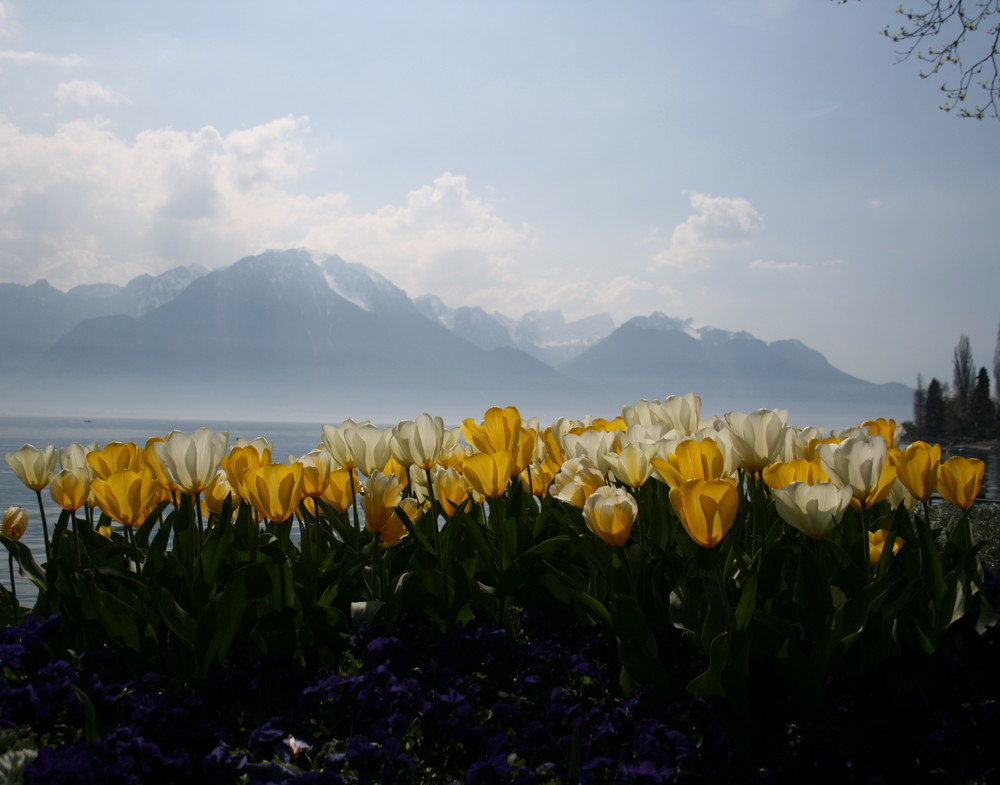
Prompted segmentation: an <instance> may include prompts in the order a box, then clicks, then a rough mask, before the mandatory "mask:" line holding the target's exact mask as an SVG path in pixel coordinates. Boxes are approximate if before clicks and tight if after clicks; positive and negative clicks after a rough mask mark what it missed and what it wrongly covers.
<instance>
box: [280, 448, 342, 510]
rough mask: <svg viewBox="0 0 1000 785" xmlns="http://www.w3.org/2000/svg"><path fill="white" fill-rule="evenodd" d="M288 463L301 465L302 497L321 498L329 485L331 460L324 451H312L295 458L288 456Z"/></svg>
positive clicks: (328, 454)
mask: <svg viewBox="0 0 1000 785" xmlns="http://www.w3.org/2000/svg"><path fill="white" fill-rule="evenodd" d="M288 462H289V463H300V464H302V495H303V497H307V498H311V499H314V498H316V497H317V496H322V495H323V491H325V490H326V486H327V485H329V483H330V470H331V468H332V463H333V459H332V458H331V457H330V453H328V452H327V451H326V450H313V451H312V452H307V453H306V454H305V455H300V456H299V457H298V458H296V457H295V456H293V455H289V456H288Z"/></svg>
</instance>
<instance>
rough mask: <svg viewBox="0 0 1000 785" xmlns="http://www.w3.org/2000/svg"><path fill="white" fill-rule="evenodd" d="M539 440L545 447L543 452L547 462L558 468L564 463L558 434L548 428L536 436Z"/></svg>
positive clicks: (563, 454) (564, 456) (564, 454)
mask: <svg viewBox="0 0 1000 785" xmlns="http://www.w3.org/2000/svg"><path fill="white" fill-rule="evenodd" d="M538 438H539V440H540V441H541V442H542V444H543V445H544V446H545V452H546V454H547V455H548V456H549V460H550V461H552V462H553V463H555V464H558V465H559V466H562V465H563V463H565V462H566V453H564V452H563V448H562V440H561V439H560V438H559V434H558V433H557V432H556V431H555V430H554V429H553V428H552V427H551V426H550V427H548V428H546V429H545V430H544V431H542V432H541V433H540V434H538Z"/></svg>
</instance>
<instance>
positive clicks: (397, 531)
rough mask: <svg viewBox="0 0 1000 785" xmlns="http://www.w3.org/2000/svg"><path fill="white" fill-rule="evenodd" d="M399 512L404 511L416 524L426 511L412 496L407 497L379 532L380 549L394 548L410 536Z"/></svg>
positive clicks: (408, 518) (411, 521)
mask: <svg viewBox="0 0 1000 785" xmlns="http://www.w3.org/2000/svg"><path fill="white" fill-rule="evenodd" d="M399 510H402V511H403V514H404V515H405V516H406V519H407V520H408V521H409V522H410V523H416V521H417V518H419V517H420V514H421V513H422V512H423V511H424V506H423V505H421V504H420V502H418V501H417V500H416V499H414V498H413V497H412V496H407V497H406V498H404V499H403V500H401V501H400V502H399V505H398V509H397V510H396V512H395V514H394V515H392V516H391V517H390V518H389V521H388V522H387V524H386V525H385V526H384V527H383V528H382V530H381V531H380V532H379V543H378V544H379V547H380V548H392V547H394V546H396V545H399V543H400V542H402V541H403V539H404V538H405V537H406V535H407V534H409V532H408V531H407V530H406V524H405V523H404V522H403V519H402V518H400V517H399Z"/></svg>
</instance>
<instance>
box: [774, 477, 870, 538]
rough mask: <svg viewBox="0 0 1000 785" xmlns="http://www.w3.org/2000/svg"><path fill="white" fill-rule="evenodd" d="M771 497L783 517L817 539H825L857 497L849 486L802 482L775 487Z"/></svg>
mask: <svg viewBox="0 0 1000 785" xmlns="http://www.w3.org/2000/svg"><path fill="white" fill-rule="evenodd" d="M771 496H772V497H773V498H774V507H775V509H776V510H777V512H778V515H780V516H781V519H782V520H783V521H785V523H788V524H789V525H791V526H794V527H795V528H796V529H798V530H799V531H800V532H802V533H803V534H805V535H807V536H809V537H812V538H813V539H814V540H819V539H822V538H823V537H824V536H825V535H826V533H827V532H828V531H830V529H832V528H833V527H834V526H836V525H837V524H838V523H840V519H841V518H842V517H843V515H844V511H845V510H846V509H847V508H848V507H849V506H850V504H851V499H852V498H853V495H852V493H851V489H850V488H849V487H846V486H844V487H839V486H837V485H834V484H833V483H831V482H817V483H814V484H808V483H805V482H799V481H795V482H792V483H791V484H789V485H787V486H786V487H783V488H774V489H772V491H771Z"/></svg>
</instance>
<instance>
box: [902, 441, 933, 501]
mask: <svg viewBox="0 0 1000 785" xmlns="http://www.w3.org/2000/svg"><path fill="white" fill-rule="evenodd" d="M889 461H890V463H892V465H893V466H894V467H896V475H897V476H898V477H899V481H900V482H901V483H902V484H903V485H904V486H905V487H906V490H908V491H909V492H910V493H911V494H912V495H913V497H914V498H916V499H919V500H920V501H922V502H926V501H928V500H929V499H930V498H931V496H932V495H933V494H934V491H935V489H936V488H937V484H938V475H939V474H940V471H941V445H940V444H927V442H914V443H913V444H911V445H910V446H909V447H907V448H906V449H905V450H890V451H889Z"/></svg>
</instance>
